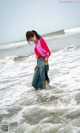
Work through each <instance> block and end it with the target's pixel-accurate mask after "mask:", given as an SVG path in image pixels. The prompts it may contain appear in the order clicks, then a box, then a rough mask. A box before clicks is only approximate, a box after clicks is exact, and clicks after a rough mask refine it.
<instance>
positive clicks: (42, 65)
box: [26, 30, 51, 90]
mask: <svg viewBox="0 0 80 133" xmlns="http://www.w3.org/2000/svg"><path fill="white" fill-rule="evenodd" d="M26 39H27V41H28V42H30V41H31V42H34V44H35V47H34V51H35V54H36V58H37V66H36V67H35V73H34V76H33V81H32V86H33V87H34V88H35V90H38V89H49V82H50V80H49V77H48V70H49V64H48V58H49V56H50V55H51V52H50V50H49V48H48V46H47V44H46V42H45V40H44V39H43V38H42V37H41V36H40V35H39V34H38V33H37V32H36V31H34V30H32V31H27V32H26Z"/></svg>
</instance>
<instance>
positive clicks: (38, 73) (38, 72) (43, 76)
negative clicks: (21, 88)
mask: <svg viewBox="0 0 80 133" xmlns="http://www.w3.org/2000/svg"><path fill="white" fill-rule="evenodd" d="M48 71H49V64H47V65H46V63H45V58H37V67H36V69H35V71H34V76H33V80H32V86H33V87H34V88H35V90H39V89H44V86H45V81H48V83H49V82H50V79H49V77H48Z"/></svg>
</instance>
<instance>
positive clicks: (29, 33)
mask: <svg viewBox="0 0 80 133" xmlns="http://www.w3.org/2000/svg"><path fill="white" fill-rule="evenodd" d="M34 35H35V36H36V38H37V39H40V38H41V36H40V35H39V34H38V33H37V32H36V31H35V30H31V31H27V32H26V39H27V41H28V42H29V40H30V38H31V37H33V36H34Z"/></svg>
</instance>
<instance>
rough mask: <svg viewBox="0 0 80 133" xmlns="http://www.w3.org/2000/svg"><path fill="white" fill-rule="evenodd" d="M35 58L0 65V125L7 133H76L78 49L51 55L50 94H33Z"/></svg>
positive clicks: (79, 119) (79, 124) (79, 132)
mask: <svg viewBox="0 0 80 133" xmlns="http://www.w3.org/2000/svg"><path fill="white" fill-rule="evenodd" d="M35 65H36V59H35V56H34V55H33V54H32V55H30V56H21V57H14V56H9V57H5V58H3V59H1V62H0V123H1V124H5V123H6V124H7V125H8V126H9V133H80V46H79V45H78V46H77V45H73V46H72V45H71V47H70V46H68V47H65V48H63V49H61V50H59V51H57V52H52V55H51V57H50V59H49V65H50V70H49V77H50V81H51V82H50V85H51V86H52V87H51V89H50V90H48V91H46V90H42V91H40V90H39V91H35V90H34V89H33V87H32V86H31V81H32V77H33V73H34V67H35Z"/></svg>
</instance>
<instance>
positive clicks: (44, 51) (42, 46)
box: [34, 38, 51, 57]
mask: <svg viewBox="0 0 80 133" xmlns="http://www.w3.org/2000/svg"><path fill="white" fill-rule="evenodd" d="M34 51H35V54H36V56H37V57H49V56H50V55H51V52H50V50H49V48H48V46H47V43H46V42H45V40H44V39H43V38H40V39H39V40H38V41H37V42H36V43H35V48H34Z"/></svg>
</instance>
